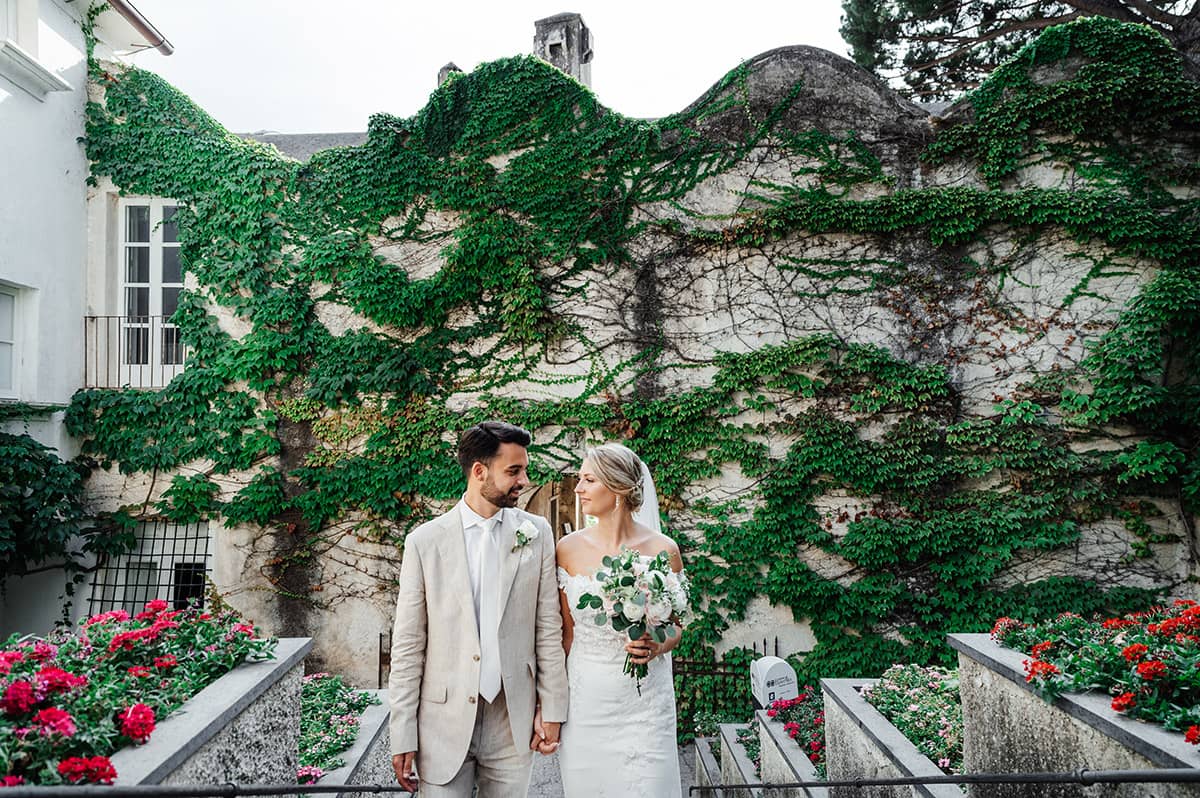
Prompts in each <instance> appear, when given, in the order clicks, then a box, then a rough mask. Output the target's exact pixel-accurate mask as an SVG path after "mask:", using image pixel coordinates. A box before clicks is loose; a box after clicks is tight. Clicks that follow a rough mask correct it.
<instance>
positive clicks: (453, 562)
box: [438, 504, 479, 638]
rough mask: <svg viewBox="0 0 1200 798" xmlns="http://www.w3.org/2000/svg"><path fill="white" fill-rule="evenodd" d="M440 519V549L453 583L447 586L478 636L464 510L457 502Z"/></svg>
mask: <svg viewBox="0 0 1200 798" xmlns="http://www.w3.org/2000/svg"><path fill="white" fill-rule="evenodd" d="M439 521H440V522H441V525H442V532H441V534H440V535H438V550H439V551H440V552H441V553H442V556H443V557H444V558H445V560H446V563H447V568H446V572H447V573H448V574H450V580H451V584H449V585H446V586H445V587H446V588H448V589H449V590H452V591H454V593H455V594H456V595H457V596H458V598H459V601H461V602H462V606H463V613H464V614H465V615H466V616H467V618H468V619H469V621H468V622H469V623H470V624H471V626H472V627H473V628H474V629H475V637H476V638H478V637H479V624H478V623H477V622H476V621H475V599H474V597H473V595H472V593H471V570H470V568H468V567H467V544H466V542H465V541H464V540H463V525H462V510H461V509H460V508H459V506H458V505H457V504H456V505H454V509H452V510H451V511H450V512H448V513H446V514H445V515H443V516H442V517H441V518H440V519H439Z"/></svg>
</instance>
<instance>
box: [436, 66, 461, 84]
mask: <svg viewBox="0 0 1200 798" xmlns="http://www.w3.org/2000/svg"><path fill="white" fill-rule="evenodd" d="M455 72H458V73H460V74H461V73H462V70H461V69H459V68H458V64H455V63H454V62H453V61H451V62H450V63H449V64H446V65H445V66H444V67H442V68H441V69H439V70H438V82H437V85H439V86H441V85H442V84H443V83H445V82H446V81H447V80H449V79H450V76H451V75H453V74H454V73H455Z"/></svg>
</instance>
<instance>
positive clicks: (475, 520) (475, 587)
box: [459, 497, 504, 629]
mask: <svg viewBox="0 0 1200 798" xmlns="http://www.w3.org/2000/svg"><path fill="white" fill-rule="evenodd" d="M459 507H460V508H461V509H462V526H463V542H464V543H465V544H466V547H467V571H468V572H469V573H470V574H471V599H472V600H473V601H474V602H475V628H476V629H478V628H479V593H480V589H479V588H480V585H479V582H480V579H481V578H482V570H483V569H482V563H481V556H480V555H481V552H482V548H481V545H480V543H481V541H480V537H481V536H482V535H483V531H484V530H485V529H486V528H487V526H486V525H485V522H487V521H493V522H495V526H494V527H493V528H494V529H495V530H496V531H495V532H494V533H493V534H498V533H499V530H500V524H501V523H502V522H503V520H504V509H503V508H501V509H499V510H497V511H496V514H495V515H493V516H492V517H491V518H484V517H483V516H482V515H480V514H479V513H477V512H475V511H474V510H472V509H471V508H470V507H469V506H468V505H467V501H466V497H463V501H462V502H461V503H460V504H459Z"/></svg>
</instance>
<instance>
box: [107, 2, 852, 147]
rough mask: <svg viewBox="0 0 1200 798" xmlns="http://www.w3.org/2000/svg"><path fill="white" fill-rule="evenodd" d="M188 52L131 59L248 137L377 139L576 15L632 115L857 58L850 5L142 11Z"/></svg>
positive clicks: (616, 105)
mask: <svg viewBox="0 0 1200 798" xmlns="http://www.w3.org/2000/svg"><path fill="white" fill-rule="evenodd" d="M134 3H135V4H136V6H137V7H138V9H139V10H140V11H141V12H142V13H143V14H144V15H145V16H146V17H147V18H148V19H149V20H150V21H151V22H152V23H153V24H154V25H155V26H156V27H158V29H159V30H160V31H162V33H163V34H164V35H165V36H166V37H167V39H168V40H170V42H171V43H172V44H173V45H174V46H175V53H174V55H171V56H169V57H167V56H162V55H160V54H158V53H157V52H154V51H150V52H145V53H140V54H137V55H135V56H132V57H131V58H130V59H129V60H131V61H133V63H135V64H137V65H138V66H140V67H143V68H145V69H149V70H152V71H154V72H157V73H158V74H160V75H162V76H163V77H164V78H166V79H167V80H169V81H170V82H171V83H172V84H174V85H175V86H176V87H178V88H179V89H181V90H182V91H183V92H184V93H186V94H187V95H189V96H190V97H191V98H192V99H193V100H194V101H195V102H196V103H197V104H198V105H200V107H202V108H204V110H206V111H208V113H210V114H211V115H212V116H214V117H215V118H216V119H217V121H219V122H221V123H222V124H223V125H225V127H227V128H228V129H230V130H232V131H234V132H238V133H249V132H255V131H261V130H269V131H278V132H281V133H328V132H341V131H359V130H366V127H367V118H368V117H369V116H370V115H371V114H373V113H376V112H380V111H383V112H387V113H390V114H395V115H397V116H402V117H407V116H411V115H412V114H414V113H416V112H417V111H418V110H420V108H421V107H422V106H424V104H425V101H426V100H427V99H428V97H429V94H430V92H431V91H433V89H434V86H435V83H436V82H437V71H438V69H439V68H441V67H442V65H444V64H446V63H447V62H449V61H453V62H454V63H456V64H457V65H458V66H459V67H461V68H463V69H464V70H466V71H470V70H471V69H473V68H474V67H475V66H476V65H478V64H480V63H482V62H485V61H491V60H494V59H497V58H503V57H506V56H511V55H517V54H520V53H528V52H529V51H530V50H531V49H532V45H533V22H534V20H536V19H541V18H543V17H548V16H553V15H554V14H558V13H562V12H567V11H574V12H578V13H580V14H582V15H583V21H584V23H585V24H587V26H588V28H590V29H591V32H592V40H593V42H594V51H595V57H594V59H593V61H592V89H593V90H594V91H595V92H596V95H597V96H598V97H599V98H600V101H601V102H603V103H604V104H605V105H607V106H609V107H610V108H613V109H614V110H616V111H619V112H621V113H623V114H625V115H627V116H634V117H660V116H666V115H667V114H670V113H674V112H675V111H679V110H682V109H683V108H685V107H686V106H687V105H689V104H690V103H691V102H692V101H693V100H695V99H696V98H698V97H699V96H700V95H701V94H702V93H703V92H704V90H705V89H707V88H708V87H709V86H711V85H712V84H713V83H715V82H716V81H717V80H718V79H719V78H720V77H721V76H722V75H724V74H725V73H726V72H727V71H729V70H730V69H732V68H733V67H735V66H737V65H738V64H739V63H740V62H741V61H743V60H745V59H748V58H752V57H754V56H756V55H758V54H759V53H762V52H765V51H767V50H771V49H773V48H775V47H782V46H784V45H790V44H809V45H813V46H816V47H823V48H825V49H827V50H832V51H833V52H835V53H838V54H841V55H845V54H846V52H847V48H846V46H845V44H844V42H842V39H841V36H840V34H839V33H838V26H839V24H840V22H839V20H840V16H841V3H840V0H733V2H728V3H722V4H720V5H717V4H712V3H703V2H695V0H693V1H692V2H679V1H678V0H657V2H655V0H649V1H647V0H491V1H490V2H487V1H486V0H456V1H454V2H447V1H446V0H419V1H418V0H326V1H325V2H317V0H134Z"/></svg>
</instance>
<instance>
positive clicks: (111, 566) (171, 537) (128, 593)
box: [88, 521, 212, 615]
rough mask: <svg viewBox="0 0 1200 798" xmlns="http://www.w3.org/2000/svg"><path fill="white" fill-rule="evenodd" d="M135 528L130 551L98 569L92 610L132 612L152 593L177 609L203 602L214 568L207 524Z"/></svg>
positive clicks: (149, 524)
mask: <svg viewBox="0 0 1200 798" xmlns="http://www.w3.org/2000/svg"><path fill="white" fill-rule="evenodd" d="M135 534H136V537H137V545H136V546H134V548H133V550H132V551H130V552H129V553H128V554H123V555H121V556H118V557H113V558H111V559H109V561H108V562H106V563H104V565H103V566H102V567H101V568H100V569H99V570H98V571H97V572H96V578H95V580H94V581H93V582H92V595H91V599H90V601H89V607H88V610H89V613H90V614H92V615H95V614H96V613H100V612H109V611H111V610H119V609H123V610H125V611H126V612H128V613H130V614H131V615H132V614H136V613H138V612H141V611H142V609H143V608H144V607H145V606H146V602H148V601H151V600H153V599H162V600H164V601H166V602H167V603H168V604H170V605H171V607H172V609H177V610H180V609H183V608H185V607H187V606H188V605H189V604H190V603H203V601H204V582H205V577H206V576H207V575H208V573H209V571H210V570H211V569H212V560H211V556H210V555H209V541H208V524H206V523H199V524H186V525H184V524H173V523H170V522H167V521H147V522H145V523H142V524H139V525H138V528H137V530H136V532H135Z"/></svg>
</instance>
